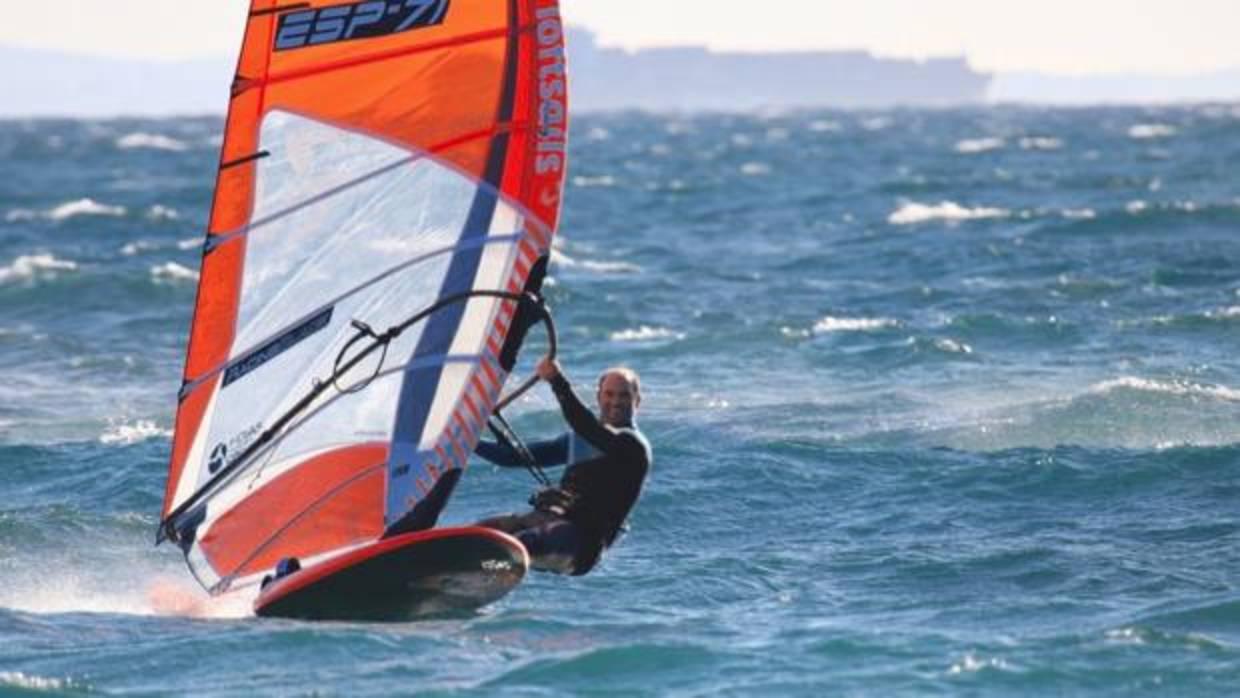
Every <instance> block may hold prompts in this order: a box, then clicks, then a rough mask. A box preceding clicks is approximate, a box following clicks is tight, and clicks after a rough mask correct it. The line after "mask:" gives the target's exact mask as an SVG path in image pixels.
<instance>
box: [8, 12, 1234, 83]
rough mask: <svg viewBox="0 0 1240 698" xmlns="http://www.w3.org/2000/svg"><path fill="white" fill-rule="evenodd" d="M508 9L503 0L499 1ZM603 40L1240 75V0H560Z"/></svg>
mask: <svg viewBox="0 0 1240 698" xmlns="http://www.w3.org/2000/svg"><path fill="white" fill-rule="evenodd" d="M497 1H498V0H497ZM248 6H249V2H248V0H107V1H106V2H104V1H103V0H58V1H57V2H28V1H24V0H0V7H3V9H4V21H3V22H0V44H9V45H19V46H27V47H39V48H53V49H62V50H73V51H77V52H81V53H91V54H102V55H113V56H125V57H141V58H154V59H177V58H191V57H232V56H233V55H235V52H236V50H237V45H238V42H239V32H240V30H241V20H242V18H243V17H244V14H245V10H246V8H247V7H248ZM562 6H563V7H564V14H565V16H566V17H567V19H568V21H570V22H572V23H575V24H580V25H584V26H587V27H589V28H591V29H593V30H595V31H596V32H597V33H598V35H599V39H600V41H601V42H602V43H604V44H610V45H618V46H624V47H628V48H639V47H643V46H652V45H670V44H686V43H688V44H705V45H708V46H710V47H712V48H716V49H741V50H771V49H858V48H860V49H869V50H871V51H874V52H875V53H878V54H881V55H885V56H896V57H912V58H917V57H925V56H935V55H958V54H965V55H967V56H968V57H969V58H970V59H971V61H972V63H973V65H974V66H976V67H978V68H982V69H985V70H996V71H1015V70H1035V71H1041V72H1049V73H1060V74H1085V73H1100V72H1105V73H1116V72H1130V73H1159V74H1178V73H1188V72H1201V71H1209V70H1217V69H1222V68H1237V67H1240V39H1237V32H1240V0H1178V1H1177V2H1169V1H1167V0H1037V1H1036V2H1035V1H1033V0H763V1H762V2H739V1H736V0H562Z"/></svg>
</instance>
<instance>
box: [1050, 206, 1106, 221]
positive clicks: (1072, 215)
mask: <svg viewBox="0 0 1240 698" xmlns="http://www.w3.org/2000/svg"><path fill="white" fill-rule="evenodd" d="M1059 215H1061V216H1063V217H1064V218H1067V219H1068V220H1072V221H1089V220H1093V219H1095V218H1097V217H1098V214H1097V213H1096V212H1095V211H1094V210H1093V209H1092V208H1065V209H1064V210H1062V211H1060V212H1059Z"/></svg>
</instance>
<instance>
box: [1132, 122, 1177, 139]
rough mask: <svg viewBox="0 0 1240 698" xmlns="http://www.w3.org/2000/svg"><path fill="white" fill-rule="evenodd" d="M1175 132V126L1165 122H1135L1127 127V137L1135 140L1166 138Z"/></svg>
mask: <svg viewBox="0 0 1240 698" xmlns="http://www.w3.org/2000/svg"><path fill="white" fill-rule="evenodd" d="M1176 133H1177V131H1176V128H1175V127H1174V126H1168V125H1167V124H1137V125H1135V126H1133V127H1131V128H1129V129H1128V137H1129V138H1134V139H1136V140H1151V139H1154V138H1168V137H1170V136H1174V135H1175V134H1176Z"/></svg>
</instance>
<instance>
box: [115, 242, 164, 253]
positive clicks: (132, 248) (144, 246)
mask: <svg viewBox="0 0 1240 698" xmlns="http://www.w3.org/2000/svg"><path fill="white" fill-rule="evenodd" d="M158 248H159V244H158V243H155V242H151V241H150V240H134V241H133V242H127V243H125V246H124V247H122V248H121V254H123V255H125V256H126V257H132V256H134V255H136V254H138V253H140V252H149V251H151V250H154V249H158Z"/></svg>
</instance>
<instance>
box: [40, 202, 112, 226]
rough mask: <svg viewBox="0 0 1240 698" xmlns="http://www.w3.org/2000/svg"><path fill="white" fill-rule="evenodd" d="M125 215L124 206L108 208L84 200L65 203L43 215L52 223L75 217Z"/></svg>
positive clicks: (107, 206) (105, 205)
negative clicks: (52, 221)
mask: <svg viewBox="0 0 1240 698" xmlns="http://www.w3.org/2000/svg"><path fill="white" fill-rule="evenodd" d="M125 213H126V211H125V207H124V206H109V205H107V204H101V203H99V202H98V201H95V200H94V199H90V198H86V199H78V200H77V201H66V202H65V203H63V204H61V205H59V206H57V207H56V208H54V209H52V210H50V211H48V212H47V213H45V214H43V215H44V217H46V218H50V219H51V220H54V221H65V220H68V219H70V218H74V217H77V216H123V215H125Z"/></svg>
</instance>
